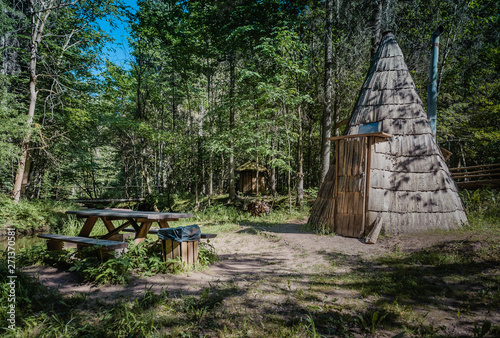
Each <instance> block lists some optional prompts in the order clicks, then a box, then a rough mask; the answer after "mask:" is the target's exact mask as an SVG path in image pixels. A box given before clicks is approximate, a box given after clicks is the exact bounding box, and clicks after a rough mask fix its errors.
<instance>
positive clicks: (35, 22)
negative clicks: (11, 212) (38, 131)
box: [12, 0, 53, 203]
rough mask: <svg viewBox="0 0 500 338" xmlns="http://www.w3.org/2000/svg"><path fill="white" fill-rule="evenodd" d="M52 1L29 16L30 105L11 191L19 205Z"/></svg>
mask: <svg viewBox="0 0 500 338" xmlns="http://www.w3.org/2000/svg"><path fill="white" fill-rule="evenodd" d="M52 4H53V0H51V1H49V2H48V3H47V6H44V7H43V8H42V11H40V12H35V11H33V12H32V15H31V43H30V57H31V59H30V69H29V72H30V83H29V88H30V105H29V108H28V119H27V121H26V128H27V131H26V135H25V136H24V139H23V141H22V143H21V149H22V155H21V158H20V159H19V167H18V169H17V174H16V179H15V181H14V190H13V191H12V197H13V199H14V202H15V203H19V199H20V198H21V187H22V183H23V178H24V172H25V171H26V162H27V160H28V158H29V154H30V147H29V144H30V140H31V125H32V124H33V118H34V116H35V106H36V99H37V96H38V91H37V89H36V81H37V77H38V75H37V73H36V66H37V59H36V58H37V55H38V45H39V44H40V42H41V41H42V34H43V30H44V28H45V23H46V22H47V19H48V17H49V15H50V13H51V8H52Z"/></svg>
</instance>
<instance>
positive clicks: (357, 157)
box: [335, 137, 367, 237]
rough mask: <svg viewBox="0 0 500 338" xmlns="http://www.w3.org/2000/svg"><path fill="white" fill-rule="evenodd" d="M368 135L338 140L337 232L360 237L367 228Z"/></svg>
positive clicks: (342, 234)
mask: <svg viewBox="0 0 500 338" xmlns="http://www.w3.org/2000/svg"><path fill="white" fill-rule="evenodd" d="M366 141H367V138H366V137H362V138H352V139H342V140H339V141H338V143H337V149H338V151H337V152H338V159H337V161H338V165H337V168H338V170H337V177H336V181H337V187H336V192H337V199H336V206H335V209H336V212H335V233H337V234H339V235H341V236H349V237H360V236H362V235H363V231H364V215H365V212H364V209H365V203H364V198H365V171H366V150H367V144H366Z"/></svg>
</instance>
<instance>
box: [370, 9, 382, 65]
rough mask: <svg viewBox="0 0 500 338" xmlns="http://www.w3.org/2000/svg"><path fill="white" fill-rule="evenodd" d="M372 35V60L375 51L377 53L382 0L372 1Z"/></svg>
mask: <svg viewBox="0 0 500 338" xmlns="http://www.w3.org/2000/svg"><path fill="white" fill-rule="evenodd" d="M372 6H373V8H372V22H371V24H372V27H371V28H372V37H371V49H370V57H371V60H372V61H373V58H374V57H375V53H377V48H378V44H379V42H380V26H381V22H382V0H376V1H373V3H372Z"/></svg>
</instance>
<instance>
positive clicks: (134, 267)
mask: <svg viewBox="0 0 500 338" xmlns="http://www.w3.org/2000/svg"><path fill="white" fill-rule="evenodd" d="M218 260H219V258H218V256H217V254H216V252H215V248H214V247H213V246H212V245H210V244H208V243H204V242H201V243H200V246H199V266H201V267H203V266H208V265H210V264H213V263H215V262H217V261H218ZM17 263H18V265H19V266H21V267H22V266H31V265H37V264H43V265H48V266H53V267H57V268H62V269H67V270H68V271H74V272H77V273H78V276H79V277H80V279H81V280H83V281H87V282H93V283H96V284H123V285H125V284H127V283H128V282H129V279H130V276H131V273H132V272H137V273H140V274H142V275H143V276H145V277H148V276H153V275H156V274H164V273H172V272H173V273H175V272H178V271H180V270H186V269H190V268H191V267H188V266H184V265H183V264H182V263H181V262H180V260H178V259H175V260H172V259H171V260H167V261H166V262H164V261H163V257H162V252H161V241H160V240H152V239H149V238H147V239H146V240H145V241H143V242H141V243H139V244H137V245H135V244H134V243H133V242H129V248H128V251H126V252H124V253H122V254H121V255H117V254H116V253H114V252H112V253H105V252H103V251H102V249H99V248H98V247H85V248H82V249H80V250H78V251H75V250H74V249H70V250H54V251H49V250H47V249H46V248H45V246H41V245H40V246H33V247H31V248H29V249H23V250H21V251H20V252H19V254H18V256H17Z"/></svg>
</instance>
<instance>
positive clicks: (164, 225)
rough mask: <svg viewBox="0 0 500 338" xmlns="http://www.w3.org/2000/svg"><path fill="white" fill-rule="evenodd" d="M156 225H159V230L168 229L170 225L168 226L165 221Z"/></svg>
mask: <svg viewBox="0 0 500 338" xmlns="http://www.w3.org/2000/svg"><path fill="white" fill-rule="evenodd" d="M158 224H159V225H160V228H162V229H164V228H170V225H168V222H167V220H165V219H162V220H160V221H158Z"/></svg>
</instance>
